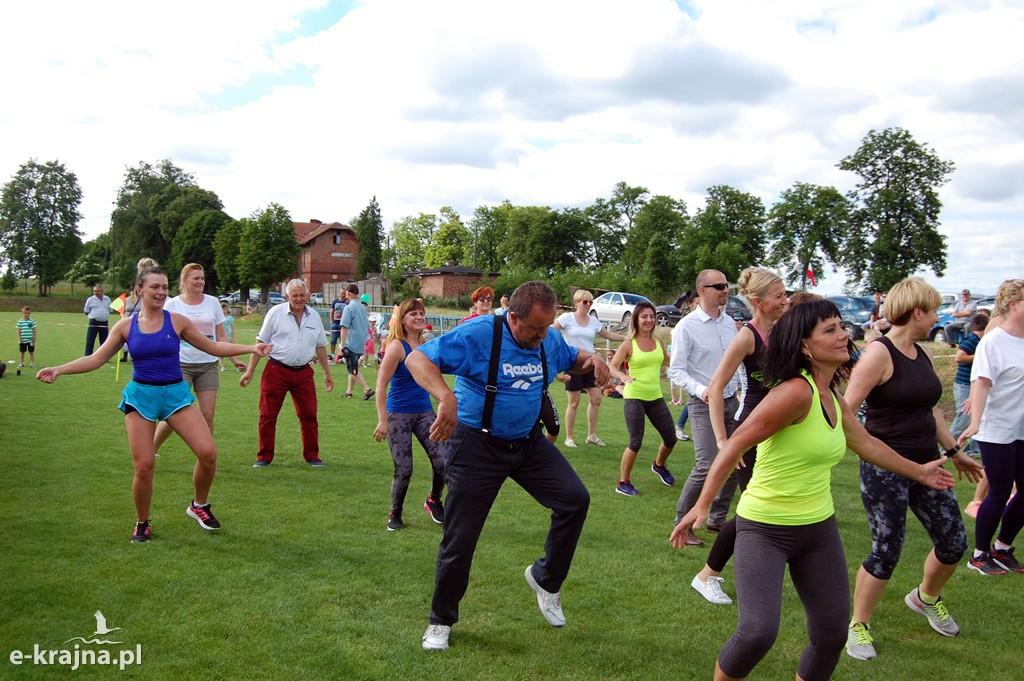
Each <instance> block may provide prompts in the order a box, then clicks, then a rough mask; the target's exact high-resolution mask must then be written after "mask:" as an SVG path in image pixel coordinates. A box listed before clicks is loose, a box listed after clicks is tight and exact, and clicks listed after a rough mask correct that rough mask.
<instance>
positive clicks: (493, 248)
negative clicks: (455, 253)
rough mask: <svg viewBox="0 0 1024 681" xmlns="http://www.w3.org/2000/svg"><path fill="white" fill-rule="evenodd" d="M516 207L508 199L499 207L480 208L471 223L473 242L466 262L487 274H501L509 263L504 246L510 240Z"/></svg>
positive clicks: (470, 229) (475, 212)
mask: <svg viewBox="0 0 1024 681" xmlns="http://www.w3.org/2000/svg"><path fill="white" fill-rule="evenodd" d="M513 210H514V207H513V206H512V203H511V202H510V201H508V200H507V199H506V200H505V201H503V202H502V203H501V205H498V206H478V207H477V209H476V210H475V211H474V212H473V217H472V218H471V219H470V221H469V231H470V233H471V234H472V235H473V241H472V243H471V244H470V245H469V247H468V248H467V252H466V256H465V262H467V263H472V265H473V267H475V268H477V269H481V270H484V271H485V272H499V271H501V270H502V269H503V268H504V267H505V264H506V262H507V259H506V258H505V257H504V256H503V255H502V248H501V246H502V244H503V243H504V242H505V239H507V238H508V228H509V217H510V214H511V213H512V211H513Z"/></svg>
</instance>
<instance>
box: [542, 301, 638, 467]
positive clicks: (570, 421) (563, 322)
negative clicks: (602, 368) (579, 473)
mask: <svg viewBox="0 0 1024 681" xmlns="http://www.w3.org/2000/svg"><path fill="white" fill-rule="evenodd" d="M593 303H594V295H593V294H592V293H591V292H590V291H587V290H586V289H579V290H578V291H576V293H575V294H573V297H572V304H573V308H574V309H573V311H572V312H566V313H565V314H563V315H560V316H559V317H558V319H556V320H555V323H554V324H552V325H551V326H553V327H554V328H556V329H558V330H559V331H561V332H562V338H564V339H565V343H566V345H568V346H570V347H573V348H577V349H579V350H586V351H587V352H589V353H594V352H596V351H597V350H596V349H595V347H594V339H595V338H596V337H597V336H600V337H601V338H605V339H607V340H613V341H622V340H625V338H626V337H625V336H622V335H619V334H617V333H613V332H611V331H609V330H608V329H606V328H604V324H602V323H601V322H600V321H598V319H597V317H595V316H593V315H591V314H590V307H591V305H593ZM556 378H558V380H560V381H563V382H564V383H565V392H566V394H567V395H568V397H569V404H568V406H566V408H565V446H566V447H575V446H576V441H575V440H574V439H573V430H574V429H575V427H576V412H577V411H578V410H579V407H580V397H581V396H582V393H583V392H584V391H586V393H587V439H586V443H587V444H588V445H596V446H598V447H604V442H603V441H602V440H601V438H599V437H598V436H597V414H598V409H600V407H601V389H602V388H603V387H604V386H601V385H597V384H596V383H595V382H594V372H592V371H590V372H587V373H585V374H580V375H576V374H559V375H558V376H556Z"/></svg>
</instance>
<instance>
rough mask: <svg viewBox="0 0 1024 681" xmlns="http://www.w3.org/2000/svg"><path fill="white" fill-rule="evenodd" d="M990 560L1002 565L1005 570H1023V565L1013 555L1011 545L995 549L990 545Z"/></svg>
mask: <svg viewBox="0 0 1024 681" xmlns="http://www.w3.org/2000/svg"><path fill="white" fill-rule="evenodd" d="M992 560H994V561H995V562H997V563H999V564H1000V565H1002V566H1003V567H1004V568H1006V569H1007V570H1013V571H1014V572H1024V565H1021V564H1020V563H1019V562H1018V561H1017V559H1016V558H1014V557H1013V547H1012V546H1011V547H1010V548H1008V549H997V548H996V547H994V546H993V547H992Z"/></svg>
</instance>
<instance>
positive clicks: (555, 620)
mask: <svg viewBox="0 0 1024 681" xmlns="http://www.w3.org/2000/svg"><path fill="white" fill-rule="evenodd" d="M523 576H524V577H526V583H527V584H529V585H530V588H531V589H533V590H534V591H535V592H536V593H537V607H538V608H540V614H541V615H543V616H544V619H545V620H546V621H547V623H548V624H550V625H551V626H553V627H564V626H565V616H562V617H559V616H558V615H557V614H555V613H552V612H548V611H547V610H545V609H544V604H543V603H542V602H541V598H542V595H543V594H545V593H548V591H547V590H545V589H544V588H543V587H542V586H541V585H540V584H538V583H537V580H536V579H534V578H533V566H532V565H527V566H526V571H525V572H524V573H523Z"/></svg>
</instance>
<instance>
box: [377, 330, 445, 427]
mask: <svg viewBox="0 0 1024 681" xmlns="http://www.w3.org/2000/svg"><path fill="white" fill-rule="evenodd" d="M398 340H399V342H401V344H402V347H403V348H405V356H406V357H408V356H409V353H410V352H412V348H410V347H409V344H408V343H406V342H405V341H404V340H402V339H401V338H399V339H398ZM385 352H386V351H385ZM387 410H388V411H389V412H391V413H395V414H420V413H423V412H425V411H433V410H434V407H433V405H432V404H431V403H430V393H428V392H427V391H426V390H424V389H423V388H421V387H420V384H419V383H417V382H416V381H415V380H414V379H413V377H412V374H410V373H409V370H408V369H407V368H405V360H404V359H403V360H402V361H401V362H399V363H398V366H397V367H395V375H394V376H392V377H391V388H390V389H389V390H388V399H387Z"/></svg>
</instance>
